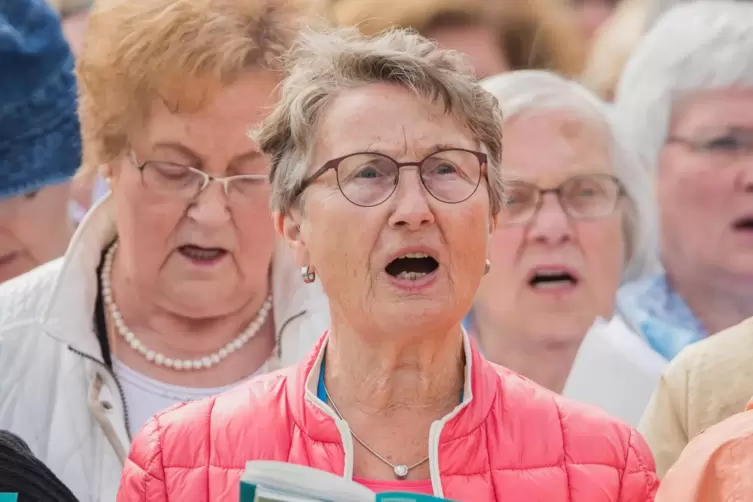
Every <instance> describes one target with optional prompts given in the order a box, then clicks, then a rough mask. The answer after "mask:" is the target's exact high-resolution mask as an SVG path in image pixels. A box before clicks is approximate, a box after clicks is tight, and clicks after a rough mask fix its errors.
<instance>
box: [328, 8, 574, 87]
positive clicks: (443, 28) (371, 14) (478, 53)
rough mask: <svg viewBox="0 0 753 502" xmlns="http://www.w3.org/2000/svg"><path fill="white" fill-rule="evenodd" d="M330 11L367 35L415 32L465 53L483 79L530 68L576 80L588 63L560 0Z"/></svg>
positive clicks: (571, 21)
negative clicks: (395, 29)
mask: <svg viewBox="0 0 753 502" xmlns="http://www.w3.org/2000/svg"><path fill="white" fill-rule="evenodd" d="M332 12H333V15H334V18H335V20H336V22H337V23H338V24H339V25H340V26H345V27H349V26H356V27H357V28H359V29H360V30H361V32H362V33H365V34H367V35H372V34H375V33H378V32H380V31H382V30H384V29H386V28H390V27H400V28H413V29H415V30H417V31H418V32H419V33H421V34H422V35H424V36H426V37H428V38H431V39H434V40H437V42H438V43H439V44H440V45H441V46H442V47H444V48H446V49H453V50H457V51H459V52H462V53H464V54H466V55H467V56H468V57H469V58H470V59H471V63H472V65H473V67H474V70H475V73H476V76H477V78H479V79H481V78H484V77H488V76H491V75H496V74H497V73H501V72H504V71H509V70H521V69H528V68H537V69H548V70H551V71H553V72H556V73H560V74H563V75H568V76H575V75H578V74H579V73H580V72H581V71H582V69H583V66H584V64H585V56H586V46H585V44H584V43H583V42H584V41H583V40H582V38H581V36H580V34H579V33H578V30H577V26H576V25H575V20H574V18H573V16H572V14H571V12H570V11H569V10H568V8H567V7H566V6H564V5H562V4H561V3H560V2H559V0H504V1H501V2H490V1H487V0H411V1H404V0H338V1H337V2H335V3H334V4H333V6H332Z"/></svg>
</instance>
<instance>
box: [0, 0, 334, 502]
mask: <svg viewBox="0 0 753 502" xmlns="http://www.w3.org/2000/svg"><path fill="white" fill-rule="evenodd" d="M35 1H36V0H35ZM40 1H41V0H40ZM308 4H309V2H306V1H303V2H296V1H293V0H255V1H253V2H238V1H234V0H212V1H206V2H196V1H194V0H106V1H101V2H97V3H96V4H95V5H94V7H93V10H92V11H91V17H90V20H89V26H88V30H87V32H86V33H85V39H84V44H83V47H82V50H81V52H80V54H79V56H78V60H77V67H76V70H77V76H78V81H79V86H80V99H79V106H80V108H79V115H80V118H81V127H82V136H83V154H84V166H83V168H82V169H83V172H82V173H81V175H82V176H96V175H101V176H103V177H105V178H106V179H107V180H108V183H109V185H110V188H111V195H110V196H109V197H106V198H105V199H104V200H103V201H102V202H101V203H99V204H98V205H97V206H95V207H94V208H93V209H92V210H91V211H90V212H89V214H88V215H87V216H86V218H85V220H84V222H83V223H82V224H81V225H80V226H79V228H78V230H77V232H76V234H75V235H74V237H73V240H72V242H71V244H70V247H69V248H68V251H67V253H66V254H65V256H64V258H63V259H62V260H59V261H55V262H52V263H51V264H49V265H47V266H44V267H41V268H38V269H36V270H34V271H32V272H30V273H29V274H27V275H25V276H22V277H20V278H18V279H17V280H15V281H13V282H11V283H8V284H6V285H3V287H2V288H1V289H0V429H7V430H9V431H11V432H13V433H15V434H17V435H19V436H21V437H22V438H23V439H24V440H25V441H27V442H28V444H29V446H30V447H31V449H32V450H33V451H34V453H35V454H37V455H38V456H39V458H40V460H42V461H43V462H44V463H45V464H47V465H48V466H49V467H50V468H51V469H52V470H53V471H54V472H55V473H56V474H57V475H58V477H59V478H60V479H61V480H62V481H63V482H65V483H66V484H67V485H68V486H69V487H70V488H71V490H72V491H73V492H74V493H75V494H76V496H77V497H78V498H79V499H80V500H81V501H103V502H105V501H112V500H114V499H115V496H116V491H117V487H118V482H119V479H120V473H121V471H122V468H123V463H124V462H125V459H126V456H127V453H128V449H129V447H130V442H131V438H132V437H133V436H134V435H135V434H136V432H137V431H138V430H139V429H140V428H141V426H142V425H144V423H145V422H146V421H147V420H148V419H149V418H150V417H151V416H152V415H154V414H155V413H157V412H159V411H162V410H164V409H165V408H168V407H170V406H172V405H173V404H176V403H181V402H184V401H191V400H195V399H200V398H203V397H206V396H212V395H215V394H217V393H219V392H221V391H223V390H225V389H228V388H230V387H232V386H234V385H237V384H238V383H240V382H243V381H246V380H248V379H249V378H251V377H252V376H254V375H257V374H261V373H265V372H268V371H272V370H275V369H277V368H278V367H280V366H284V365H287V364H290V363H293V362H296V361H298V360H299V358H300V357H301V356H302V355H303V354H305V353H306V352H307V351H308V350H309V349H310V347H311V346H312V345H313V344H314V342H315V341H316V339H317V338H318V336H319V334H320V332H321V330H323V329H324V328H325V327H326V325H327V312H326V298H324V297H323V295H322V294H321V291H320V290H317V289H316V287H312V288H308V289H304V287H303V286H304V285H303V284H302V283H301V282H300V274H299V271H298V267H296V266H295V263H294V259H293V256H292V255H291V254H290V253H289V251H288V250H287V248H286V247H279V248H277V249H276V239H275V233H274V226H273V223H272V220H271V215H270V211H269V197H270V186H269V182H268V177H269V164H268V162H267V160H266V158H265V156H264V155H263V154H262V152H261V151H260V150H259V148H258V146H257V145H256V144H255V143H254V142H253V141H252V140H251V139H249V137H248V132H249V130H250V128H252V127H253V126H254V125H255V124H256V123H258V122H259V121H260V120H261V119H262V118H263V117H264V116H265V115H266V114H267V113H268V112H269V110H270V109H271V108H272V106H273V105H274V103H275V101H276V99H277V87H278V85H279V83H280V80H281V78H282V71H281V68H280V67H279V65H278V58H279V56H280V55H281V54H282V53H283V52H284V51H285V50H286V48H287V47H288V45H289V44H290V43H291V42H292V40H293V38H294V36H295V33H296V32H297V30H298V28H299V27H300V25H301V23H302V22H303V20H304V19H305V18H306V16H307V14H306V12H307V10H306V6H307V5H308ZM188 499H192V500H193V498H192V497H188Z"/></svg>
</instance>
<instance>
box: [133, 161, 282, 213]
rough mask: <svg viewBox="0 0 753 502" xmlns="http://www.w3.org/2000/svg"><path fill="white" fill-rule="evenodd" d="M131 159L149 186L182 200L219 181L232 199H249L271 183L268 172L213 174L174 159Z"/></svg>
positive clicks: (147, 187) (194, 196)
mask: <svg viewBox="0 0 753 502" xmlns="http://www.w3.org/2000/svg"><path fill="white" fill-rule="evenodd" d="M129 158H130V160H131V163H132V164H133V165H134V166H135V167H136V169H138V170H139V171H140V172H141V183H142V185H143V186H144V188H146V189H147V190H149V191H151V192H153V193H155V194H157V195H160V196H163V197H170V198H175V199H181V200H193V199H195V198H196V197H197V196H198V195H199V194H200V193H201V192H202V191H203V190H204V189H205V188H206V187H208V186H209V183H211V182H212V181H216V182H217V183H221V184H222V188H223V190H224V192H225V195H226V196H227V198H228V200H229V201H230V202H239V203H241V202H246V201H248V199H249V198H250V197H253V196H254V195H256V194H257V193H258V188H259V187H260V186H263V185H264V184H266V183H268V177H267V175H265V174H237V175H234V176H225V177H220V176H212V175H210V174H207V173H205V172H204V171H201V170H199V169H196V168H195V167H191V166H185V165H181V164H174V163H172V162H162V161H146V162H142V163H139V162H138V161H137V160H136V154H135V153H133V152H131V153H130V155H129Z"/></svg>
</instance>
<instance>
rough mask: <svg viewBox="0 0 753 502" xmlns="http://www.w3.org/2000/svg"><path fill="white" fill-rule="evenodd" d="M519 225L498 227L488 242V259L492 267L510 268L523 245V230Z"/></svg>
mask: <svg viewBox="0 0 753 502" xmlns="http://www.w3.org/2000/svg"><path fill="white" fill-rule="evenodd" d="M523 228H524V227H522V226H520V227H508V228H499V229H497V230H496V231H495V232H494V234H492V238H491V241H490V242H489V260H490V261H491V262H492V267H493V268H495V269H496V268H506V269H509V268H512V267H513V266H514V265H515V261H516V259H515V257H516V255H517V254H518V253H519V252H520V248H521V247H522V246H523V240H524V231H523Z"/></svg>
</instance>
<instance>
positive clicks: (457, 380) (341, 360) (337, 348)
mask: <svg viewBox="0 0 753 502" xmlns="http://www.w3.org/2000/svg"><path fill="white" fill-rule="evenodd" d="M337 324H338V323H334V322H333V329H332V330H331V331H330V336H329V341H328V344H327V354H326V357H327V364H326V366H325V383H326V385H327V389H328V391H329V393H330V395H331V396H332V398H333V399H334V400H335V401H336V402H337V404H338V406H339V407H340V408H358V409H359V410H360V411H361V412H363V413H365V414H368V415H372V416H390V415H394V414H396V413H399V412H402V411H407V412H409V413H420V414H426V413H429V414H432V415H438V416H442V415H444V414H446V413H447V412H448V408H449V409H452V408H454V407H455V406H457V405H458V403H459V399H460V394H461V392H462V389H463V384H464V380H465V376H464V368H465V354H464V350H463V337H462V330H461V328H460V326H459V325H458V326H456V327H455V328H453V329H452V330H450V331H449V332H443V333H424V335H425V336H422V337H421V338H420V339H418V340H416V339H414V338H413V337H412V336H411V335H410V334H406V336H405V337H401V336H400V333H396V332H394V331H393V332H390V333H381V334H378V335H375V334H370V336H369V338H364V337H360V336H359V335H358V334H357V333H355V332H354V331H353V330H352V329H350V328H348V327H343V326H342V325H339V326H338V327H334V326H336V325H337ZM406 340H407V341H406Z"/></svg>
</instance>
